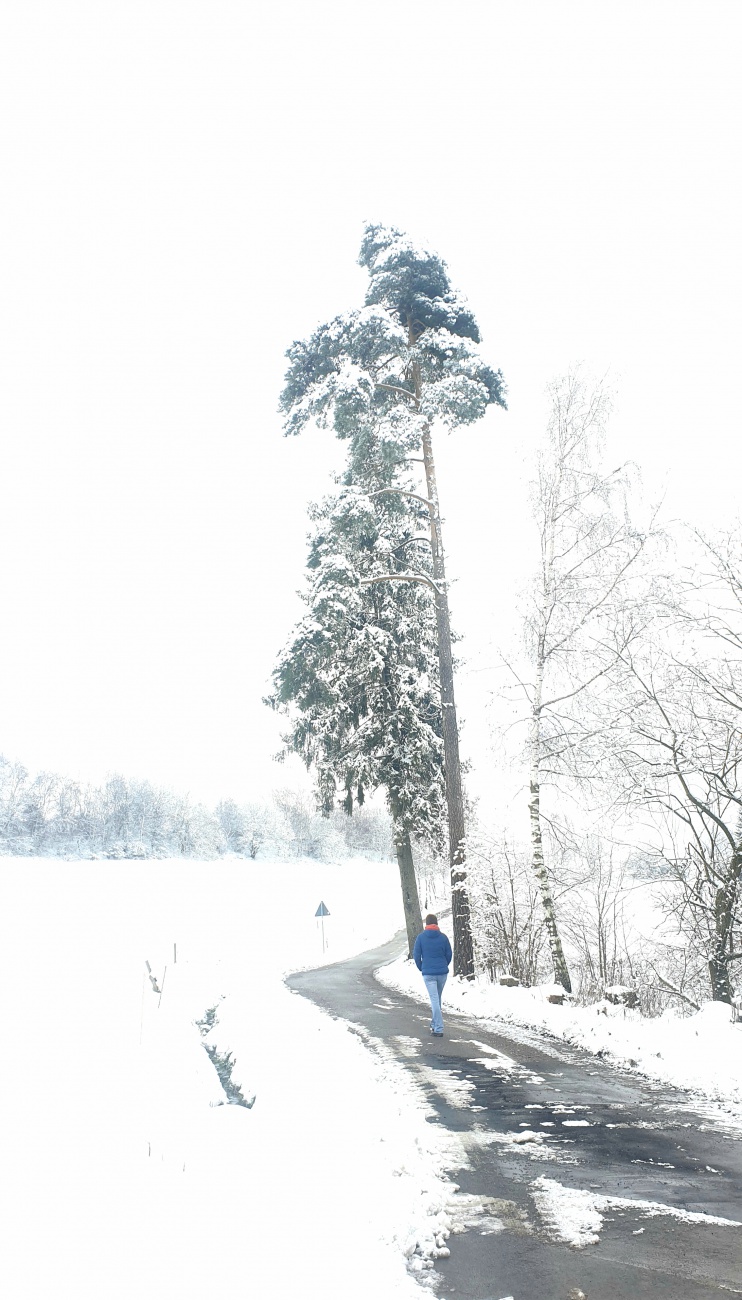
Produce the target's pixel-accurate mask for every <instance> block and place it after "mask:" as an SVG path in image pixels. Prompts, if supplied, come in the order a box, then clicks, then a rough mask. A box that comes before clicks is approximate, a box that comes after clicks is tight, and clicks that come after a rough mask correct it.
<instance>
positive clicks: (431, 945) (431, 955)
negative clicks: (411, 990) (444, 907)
mask: <svg viewBox="0 0 742 1300" xmlns="http://www.w3.org/2000/svg"><path fill="white" fill-rule="evenodd" d="M451 957H452V952H451V944H450V942H449V939H448V935H446V934H444V933H443V931H442V930H439V929H438V917H437V916H433V913H432V912H429V913H428V915H427V916H426V918H425V929H424V930H423V932H422V934H419V935H418V936H417V938H416V940H415V946H414V948H413V949H412V959H413V961H414V963H415V965H416V966H417V969H418V970H419V971H421V972H422V977H423V982H424V984H425V987H426V989H427V990H428V997H429V998H430V1009H431V1011H432V1012H433V1019H432V1021H431V1025H430V1032H431V1034H434V1035H435V1037H436V1038H442V1037H443V1016H442V1015H441V994H442V992H443V985H444V984H445V982H446V980H447V979H448V968H449V966H450V964H451Z"/></svg>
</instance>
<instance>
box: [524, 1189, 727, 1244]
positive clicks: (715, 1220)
mask: <svg viewBox="0 0 742 1300" xmlns="http://www.w3.org/2000/svg"><path fill="white" fill-rule="evenodd" d="M531 1196H532V1197H533V1200H534V1203H535V1205H536V1209H537V1210H538V1212H539V1214H540V1216H541V1219H542V1222H543V1224H544V1226H545V1228H546V1231H547V1233H548V1235H549V1236H550V1237H551V1238H552V1240H554V1241H563V1242H566V1244H567V1245H569V1246H574V1247H575V1248H576V1249H578V1250H581V1249H583V1248H584V1247H585V1246H594V1245H595V1244H596V1242H598V1241H599V1240H600V1230H601V1228H602V1226H603V1216H604V1214H605V1212H606V1210H610V1209H616V1210H633V1211H634V1212H635V1213H636V1214H644V1215H646V1216H647V1217H649V1218H656V1217H658V1216H660V1215H666V1216H667V1217H668V1218H673V1219H679V1220H680V1221H682V1222H683V1223H697V1224H716V1225H718V1226H720V1227H725V1228H739V1227H742V1223H739V1222H737V1220H735V1219H722V1218H719V1217H717V1216H716V1215H713V1214H699V1213H695V1212H692V1211H690V1210H680V1209H677V1208H676V1207H675V1206H674V1205H663V1204H662V1203H661V1202H659V1201H634V1200H631V1199H630V1198H629V1197H625V1196H601V1195H598V1194H596V1193H595V1192H592V1191H583V1190H581V1189H579V1188H574V1187H564V1186H563V1185H562V1184H561V1183H558V1182H556V1180H555V1179H553V1178H545V1177H543V1176H542V1177H541V1178H537V1179H536V1180H535V1181H534V1182H533V1183H531ZM640 1231H641V1230H640Z"/></svg>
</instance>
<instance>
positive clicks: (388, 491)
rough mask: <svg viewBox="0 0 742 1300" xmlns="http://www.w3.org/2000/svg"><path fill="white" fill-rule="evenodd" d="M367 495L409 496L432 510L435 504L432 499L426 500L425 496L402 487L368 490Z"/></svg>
mask: <svg viewBox="0 0 742 1300" xmlns="http://www.w3.org/2000/svg"><path fill="white" fill-rule="evenodd" d="M368 495H369V497H382V496H389V495H391V496H397V497H409V498H410V500H411V501H419V502H420V504H421V505H424V506H427V507H428V509H429V510H432V509H433V508H434V506H435V502H434V501H428V498H427V497H421V496H418V494H417V492H405V491H404V490H403V489H402V488H378V489H377V491H376V492H369V494H368Z"/></svg>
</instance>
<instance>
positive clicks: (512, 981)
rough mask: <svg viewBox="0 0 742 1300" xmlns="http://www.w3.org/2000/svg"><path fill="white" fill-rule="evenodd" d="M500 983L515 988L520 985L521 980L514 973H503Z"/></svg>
mask: <svg viewBox="0 0 742 1300" xmlns="http://www.w3.org/2000/svg"><path fill="white" fill-rule="evenodd" d="M499 983H500V984H504V985H505V988H508V989H514V988H517V987H518V985H519V984H520V980H517V979H516V978H515V976H514V975H501V976H500V979H499Z"/></svg>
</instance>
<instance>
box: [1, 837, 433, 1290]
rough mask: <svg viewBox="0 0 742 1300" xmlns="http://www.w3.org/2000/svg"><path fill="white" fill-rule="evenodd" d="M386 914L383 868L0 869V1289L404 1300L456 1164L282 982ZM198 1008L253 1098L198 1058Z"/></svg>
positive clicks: (389, 876)
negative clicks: (241, 1101)
mask: <svg viewBox="0 0 742 1300" xmlns="http://www.w3.org/2000/svg"><path fill="white" fill-rule="evenodd" d="M320 901H323V902H324V903H325V904H326V906H327V907H328V909H329V912H330V915H329V917H328V918H326V920H325V925H324V933H325V951H324V952H323V949H322V927H321V925H320V923H319V922H318V921H317V920H316V919H315V912H316V909H317V907H318V905H319V903H320ZM400 910H401V908H400V903H399V883H398V877H397V872H396V867H393V866H392V865H391V864H384V863H382V864H380V863H366V862H362V861H358V860H352V861H349V862H346V863H343V864H340V865H337V866H327V865H326V864H318V863H316V862H293V863H291V864H285V863H278V862H274V863H265V862H257V863H250V862H231V863H213V862H210V863H206V864H200V863H187V862H182V861H178V862H161V863H130V862H127V863H118V862H117V863H109V862H106V863H64V864H62V863H59V862H49V861H32V860H28V859H24V860H12V859H5V860H4V861H3V862H2V863H0V913H1V914H2V916H3V918H4V933H3V936H2V940H1V941H0V963H1V965H0V999H1V1005H2V1013H3V1023H4V1025H5V1027H6V1046H7V1048H8V1049H9V1050H8V1056H9V1059H10V1062H11V1068H10V1069H8V1070H6V1071H5V1072H4V1077H3V1080H2V1098H1V1099H0V1104H1V1105H2V1115H3V1118H4V1122H5V1128H6V1135H5V1138H6V1140H5V1145H6V1147H7V1148H8V1149H9V1154H8V1156H7V1157H6V1159H5V1165H4V1183H5V1186H6V1187H8V1188H10V1190H11V1195H10V1197H9V1198H8V1202H7V1205H6V1206H5V1208H4V1228H5V1239H6V1242H8V1243H10V1244H9V1246H8V1247H7V1248H6V1250H5V1251H4V1253H3V1257H2V1259H0V1289H1V1290H2V1292H3V1294H5V1295H8V1296H12V1297H13V1300H38V1297H39V1296H40V1295H75V1297H76V1300H100V1297H101V1296H105V1297H106V1300H119V1298H120V1300H124V1297H125V1298H126V1300H130V1298H131V1297H132V1296H136V1297H137V1300H150V1298H151V1300H154V1297H158V1298H159V1297H161V1296H163V1295H165V1296H170V1295H172V1296H175V1295H177V1296H178V1297H183V1298H184V1300H188V1297H199V1300H200V1298H201V1297H203V1296H205V1295H212V1294H224V1295H232V1294H235V1295H238V1294H248V1293H249V1294H251V1295H259V1296H260V1297H261V1300H279V1298H280V1300H285V1297H286V1295H290V1294H294V1292H297V1293H298V1292H301V1293H307V1294H317V1295H322V1297H323V1300H336V1298H337V1300H340V1298H341V1297H342V1300H346V1297H347V1296H348V1294H351V1293H352V1294H353V1295H354V1297H357V1300H379V1297H381V1296H383V1297H385V1300H386V1298H387V1297H389V1300H412V1297H413V1296H415V1295H417V1294H418V1290H417V1284H416V1283H415V1281H414V1274H415V1272H416V1271H417V1272H424V1271H425V1270H426V1268H428V1267H429V1265H430V1263H431V1261H432V1260H434V1259H435V1258H436V1257H437V1256H438V1255H440V1254H443V1253H446V1249H447V1248H446V1245H445V1241H446V1237H447V1235H448V1232H449V1231H450V1229H451V1227H452V1225H453V1226H455V1214H456V1211H455V1207H452V1205H451V1201H452V1200H453V1201H455V1186H454V1184H452V1183H450V1182H449V1181H447V1179H446V1177H445V1166H446V1165H450V1164H452V1163H455V1162H456V1159H457V1153H456V1152H452V1151H451V1150H449V1149H448V1148H447V1147H446V1146H445V1142H446V1135H445V1134H444V1133H442V1132H441V1130H439V1129H436V1128H435V1127H434V1126H433V1125H430V1124H428V1123H426V1119H425V1115H426V1106H425V1102H424V1100H423V1097H422V1093H420V1092H418V1091H416V1088H415V1086H414V1085H413V1084H412V1083H411V1082H409V1081H407V1080H406V1078H405V1076H404V1072H403V1071H402V1070H401V1068H400V1067H399V1066H398V1065H396V1064H395V1063H394V1062H393V1061H391V1060H385V1059H384V1058H383V1057H381V1056H379V1055H374V1054H372V1053H371V1052H370V1051H369V1048H368V1047H367V1046H365V1045H364V1043H363V1041H362V1040H361V1038H360V1037H359V1036H358V1034H355V1033H353V1032H352V1031H351V1030H349V1029H348V1028H347V1027H346V1026H345V1025H344V1024H342V1023H341V1022H337V1021H333V1020H332V1019H330V1018H329V1017H327V1016H325V1015H323V1014H322V1013H321V1012H319V1011H318V1010H317V1009H316V1008H315V1007H313V1006H312V1005H311V1004H310V1003H309V1002H307V1001H306V1000H305V999H303V998H300V997H298V996H296V995H293V994H292V993H290V992H289V990H288V989H287V988H286V986H285V984H284V983H283V980H282V972H284V971H285V970H287V969H290V968H296V967H298V966H310V965H313V964H318V963H321V962H322V961H323V960H334V959H337V958H339V957H341V956H343V955H347V954H349V953H351V952H355V951H358V950H359V949H362V948H365V947H367V946H370V945H373V944H375V943H378V942H380V941H382V940H384V939H386V938H388V937H389V936H390V934H391V933H393V932H394V930H395V929H396V928H397V925H398V918H399V914H400ZM145 959H147V960H148V961H149V963H150V966H151V970H152V974H153V976H154V979H155V983H156V985H157V989H156V990H155V989H154V988H153V987H152V984H151V982H150V980H149V978H148V975H147V971H146V968H145V964H144V963H145ZM212 1007H213V1008H215V1009H216V1016H217V1019H218V1023H217V1024H216V1025H215V1027H214V1029H213V1030H211V1031H210V1033H209V1041H211V1042H212V1043H213V1044H214V1045H215V1047H216V1048H217V1049H218V1050H219V1051H220V1052H222V1053H223V1052H226V1051H229V1052H230V1053H231V1055H232V1059H233V1060H235V1059H236V1064H235V1066H234V1070H233V1075H232V1078H233V1080H234V1082H235V1083H237V1084H239V1085H240V1086H241V1089H242V1092H243V1094H245V1095H247V1096H251V1095H252V1094H253V1093H254V1094H255V1098H256V1099H255V1103H254V1105H253V1107H252V1108H251V1109H246V1108H245V1107H244V1106H239V1105H228V1104H225V1102H226V1096H225V1094H224V1090H223V1088H222V1086H221V1083H220V1081H219V1078H218V1076H217V1073H216V1070H215V1069H214V1066H213V1065H212V1063H211V1061H210V1060H209V1058H208V1056H207V1054H206V1052H205V1051H204V1048H203V1039H202V1036H201V1033H200V1031H199V1030H198V1028H197V1027H196V1025H195V1023H194V1022H195V1021H196V1020H201V1019H202V1018H203V1016H204V1013H205V1012H206V1011H207V1010H208V1009H209V1008H212ZM41 1243H43V1249H40V1244H41Z"/></svg>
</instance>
